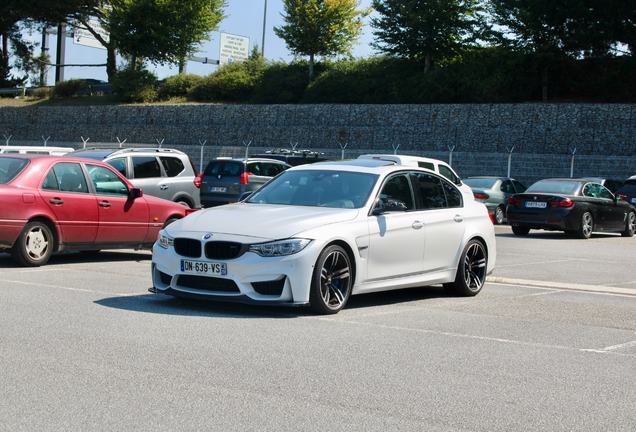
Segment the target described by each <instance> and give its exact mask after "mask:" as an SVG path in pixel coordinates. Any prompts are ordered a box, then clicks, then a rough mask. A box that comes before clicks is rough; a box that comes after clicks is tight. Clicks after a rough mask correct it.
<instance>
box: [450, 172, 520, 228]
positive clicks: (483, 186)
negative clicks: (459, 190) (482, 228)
mask: <svg viewBox="0 0 636 432" xmlns="http://www.w3.org/2000/svg"><path fill="white" fill-rule="evenodd" d="M462 180H463V181H464V183H466V184H467V185H468V186H470V188H471V189H472V190H473V196H474V197H475V200H476V201H480V202H482V203H484V204H485V205H486V207H488V211H489V212H490V213H492V214H493V216H494V217H495V223H496V224H502V223H504V220H505V218H506V208H507V206H508V198H510V197H511V196H513V195H514V194H516V193H522V192H525V190H526V187H525V186H524V185H523V184H521V183H520V182H518V181H517V180H515V179H513V178H508V177H496V176H475V177H468V178H465V179H462Z"/></svg>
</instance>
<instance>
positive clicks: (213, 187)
mask: <svg viewBox="0 0 636 432" xmlns="http://www.w3.org/2000/svg"><path fill="white" fill-rule="evenodd" d="M209 191H210V192H227V188H226V187H219V186H212V187H210V188H209Z"/></svg>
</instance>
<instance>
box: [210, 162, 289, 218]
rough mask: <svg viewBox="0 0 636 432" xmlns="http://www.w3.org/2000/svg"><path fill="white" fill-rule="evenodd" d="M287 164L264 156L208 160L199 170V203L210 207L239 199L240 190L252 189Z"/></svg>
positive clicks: (276, 173)
mask: <svg viewBox="0 0 636 432" xmlns="http://www.w3.org/2000/svg"><path fill="white" fill-rule="evenodd" d="M288 168H291V165H289V164H286V163H285V162H282V161H278V160H274V159H265V158H249V159H230V158H217V159H214V160H211V161H210V162H209V163H208V164H207V166H206V167H205V170H203V172H202V173H201V174H200V176H199V177H200V185H201V186H200V187H201V206H202V207H204V208H206V207H214V206H218V205H222V204H228V203H231V202H236V201H238V200H239V197H240V196H241V194H243V193H245V192H251V191H255V190H256V189H258V188H259V187H261V186H262V185H264V184H265V183H267V182H268V181H269V180H270V179H271V178H272V177H275V176H277V175H278V174H280V173H281V172H283V171H285V170H286V169H288Z"/></svg>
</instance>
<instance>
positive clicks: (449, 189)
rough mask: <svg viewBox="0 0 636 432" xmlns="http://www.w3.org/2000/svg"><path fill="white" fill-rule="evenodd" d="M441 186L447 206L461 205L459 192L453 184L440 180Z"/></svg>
mask: <svg viewBox="0 0 636 432" xmlns="http://www.w3.org/2000/svg"><path fill="white" fill-rule="evenodd" d="M442 187H443V188H444V192H445V193H446V202H447V203H448V207H451V208H455V207H461V206H462V194H461V192H460V191H459V190H458V189H457V188H456V187H455V186H453V185H451V184H450V183H448V182H445V181H442Z"/></svg>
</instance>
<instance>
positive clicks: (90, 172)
mask: <svg viewBox="0 0 636 432" xmlns="http://www.w3.org/2000/svg"><path fill="white" fill-rule="evenodd" d="M189 212H190V209H187V208H186V207H184V206H182V205H179V204H176V203H173V202H170V201H167V200H163V199H160V198H155V197H151V196H144V194H143V191H142V190H141V189H139V188H136V187H134V186H133V185H132V184H131V183H129V182H128V180H126V179H125V178H124V177H123V176H121V175H120V174H119V173H118V172H117V171H116V170H114V169H113V168H112V167H111V166H110V165H108V164H105V163H102V162H98V161H88V160H87V159H80V158H68V157H65V156H41V155H0V251H2V252H9V253H10V254H11V256H12V257H13V259H14V261H15V262H17V263H18V264H21V265H23V266H30V267H37V266H41V265H44V264H46V262H47V261H48V260H49V258H50V256H51V254H52V253H53V252H61V251H64V252H65V251H74V250H78V251H92V252H95V251H99V250H100V249H122V248H125V249H142V248H151V247H152V245H153V243H154V242H155V240H157V236H158V233H159V230H160V229H162V228H165V227H166V226H167V225H169V224H170V223H172V222H174V221H176V220H177V219H180V218H182V217H184V216H186V215H187V214H188V213H189Z"/></svg>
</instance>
